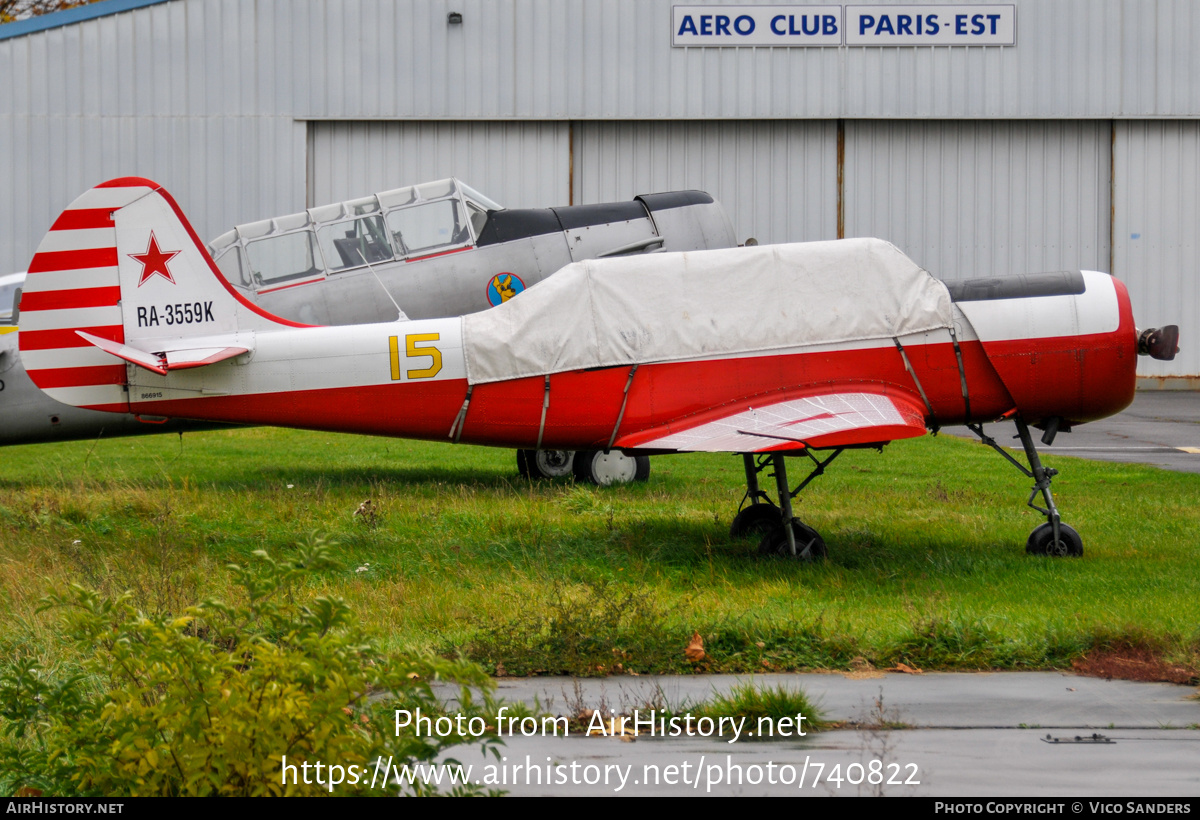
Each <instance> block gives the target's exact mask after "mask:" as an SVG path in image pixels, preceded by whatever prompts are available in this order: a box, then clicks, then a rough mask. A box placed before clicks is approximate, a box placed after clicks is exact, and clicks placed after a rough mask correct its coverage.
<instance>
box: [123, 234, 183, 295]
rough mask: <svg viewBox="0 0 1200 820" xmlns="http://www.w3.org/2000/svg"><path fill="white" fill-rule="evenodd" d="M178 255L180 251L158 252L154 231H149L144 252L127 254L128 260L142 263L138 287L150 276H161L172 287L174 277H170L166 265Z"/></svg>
mask: <svg viewBox="0 0 1200 820" xmlns="http://www.w3.org/2000/svg"><path fill="white" fill-rule="evenodd" d="M179 253H180V251H166V252H163V251H160V250H159V249H158V240H157V239H155V238H154V231H150V242H149V244H148V245H146V252H145V253H131V254H129V258H130V259H136V260H137V261H139V262H141V263H142V278H141V279H139V280H138V287H139V288H140V287H141V286H142V285H144V284H145V283H146V280H147V279H149V278H150V277H151V276H161V277H162V278H163V279H166V280H167V281H168V282H170V283H171V284H172V285H174V284H175V277H174V276H172V275H171V271H170V270H169V269H168V268H167V263H168V262H170V261H171V259H173V258H174V257H175V256H176V255H177V254H179Z"/></svg>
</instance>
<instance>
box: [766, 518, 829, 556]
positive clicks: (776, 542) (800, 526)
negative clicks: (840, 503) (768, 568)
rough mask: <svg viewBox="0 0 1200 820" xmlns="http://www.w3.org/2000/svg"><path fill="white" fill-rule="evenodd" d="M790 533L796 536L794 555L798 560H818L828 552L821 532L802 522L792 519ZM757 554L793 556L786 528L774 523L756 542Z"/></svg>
mask: <svg viewBox="0 0 1200 820" xmlns="http://www.w3.org/2000/svg"><path fill="white" fill-rule="evenodd" d="M792 534H793V535H794V536H795V538H796V555H795V556H794V557H795V558H796V559H797V560H799V561H819V560H820V559H822V558H824V557H825V556H826V555H828V554H829V550H828V548H827V547H826V546H825V539H824V538H822V537H821V534H820V533H819V532H817V531H816V530H814V529H813V528H812V527H810V526H808V525H807V524H805V523H804V522H802V521H800V520H798V519H795V518H793V519H792ZM758 554H759V555H782V556H784V557H785V558H791V557H793V556H792V554H791V548H790V547H789V546H788V539H787V530H785V529H784V528H783V526H782V525H780V524H776V525H775V528H774V529H773V530H771V531H770V532H768V533H767V534H766V535H764V536H763V538H762V540H761V541H759V542H758Z"/></svg>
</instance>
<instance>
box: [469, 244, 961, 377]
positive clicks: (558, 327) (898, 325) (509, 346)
mask: <svg viewBox="0 0 1200 820" xmlns="http://www.w3.org/2000/svg"><path fill="white" fill-rule="evenodd" d="M462 321H463V346H464V353H465V356H466V364H467V379H468V381H469V382H470V383H471V384H484V383H487V382H495V381H502V380H506V379H516V378H522V377H526V376H542V375H546V374H552V373H561V372H564V371H568V370H582V369H585V368H594V367H609V366H614V365H632V364H640V363H648V362H668V361H681V360H688V359H698V358H708V357H713V356H719V355H727V354H739V353H758V352H766V351H772V350H782V349H787V348H797V347H803V346H806V345H814V344H826V343H836V342H848V341H858V340H865V339H890V338H892V337H896V336H904V335H906V334H909V333H921V332H924V331H929V330H933V329H937V328H948V327H950V325H951V310H950V293H949V291H947V290H946V286H945V285H943V284H942V283H941V282H939V281H938V280H937V279H934V278H933V277H932V276H930V275H929V274H928V273H927V272H926V271H924V270H922V269H921V268H920V267H918V266H917V264H916V263H915V262H913V261H912V260H911V259H909V258H908V257H907V256H905V255H904V254H903V253H901V252H900V250H899V249H898V248H896V246H894V245H892V244H891V243H890V242H885V241H883V240H881V239H842V240H836V241H831V242H805V243H799V244H792V245H762V246H758V247H749V248H728V249H725V250H711V251H688V252H686V253H658V254H650V255H639V256H632V257H620V258H615V259H593V260H588V261H585V262H576V263H574V264H571V265H568V266H566V267H565V268H563V269H562V270H560V271H559V272H557V273H555V274H554V275H553V276H551V277H548V278H547V279H545V280H543V281H542V282H540V283H538V284H537V285H535V286H533V287H531V288H529V289H528V290H527V291H525V292H524V293H522V294H521V296H520V298H517V299H512V300H510V301H508V302H506V303H504V304H503V305H500V306H498V307H495V308H493V309H491V310H486V311H483V312H481V313H474V314H471V315H469V316H464V317H463V320H462Z"/></svg>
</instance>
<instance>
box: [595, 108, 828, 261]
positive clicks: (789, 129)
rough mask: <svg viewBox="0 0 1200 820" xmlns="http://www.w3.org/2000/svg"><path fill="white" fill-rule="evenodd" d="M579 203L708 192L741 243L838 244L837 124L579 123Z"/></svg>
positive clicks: (798, 122)
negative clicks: (674, 192)
mask: <svg viewBox="0 0 1200 820" xmlns="http://www.w3.org/2000/svg"><path fill="white" fill-rule="evenodd" d="M574 131H575V152H574V153H575V160H574V168H575V179H574V188H575V201H576V202H580V203H588V202H606V201H614V200H620V199H631V198H633V197H634V196H636V195H637V194H645V193H652V192H655V191H672V190H681V189H686V188H696V189H699V190H702V191H708V192H709V193H710V194H712V195H713V196H714V197H715V198H716V199H717V200H719V201H720V202H721V204H722V205H723V206H724V207H725V210H726V212H727V213H729V215H730V217H731V218H732V219H733V224H734V230H735V233H736V236H737V238H738V241H739V242H744V241H745V240H746V238H747V237H750V236H753V237H755V238H756V239H758V241H759V242H762V243H767V242H805V241H809V240H815V239H836V238H837V209H836V203H837V124H836V123H835V122H833V121H829V120H816V121H811V120H810V121H787V122H780V121H765V122H764V121H758V122H605V123H577V124H576V125H575V127H574Z"/></svg>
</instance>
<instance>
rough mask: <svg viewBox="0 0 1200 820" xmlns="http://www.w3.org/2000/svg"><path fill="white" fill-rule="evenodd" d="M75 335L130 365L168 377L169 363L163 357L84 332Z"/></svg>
mask: <svg viewBox="0 0 1200 820" xmlns="http://www.w3.org/2000/svg"><path fill="white" fill-rule="evenodd" d="M75 334H76V335H77V336H79V338H81V339H83V340H84V341H85V342H90V343H91V344H94V345H95V346H96V347H98V348H100V349H101V350H103V351H104V352H105V353H111V354H112V355H114V356H116V357H117V358H119V359H124V360H125V361H127V362H129V363H130V364H136V365H137V366H138V367H144V368H146V369H147V370H149V371H150V372H152V373H157V374H158V375H160V376H165V375H167V362H166V359H165V358H163V357H162V356H156V355H155V354H153V353H147V352H146V351H144V350H138V349H137V348H136V347H130V346H129V345H123V344H121V343H120V342H114V341H112V340H111V339H101V338H100V337H99V336H93V335H92V334H91V333H85V332H84V331H82V330H77V331H75Z"/></svg>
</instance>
